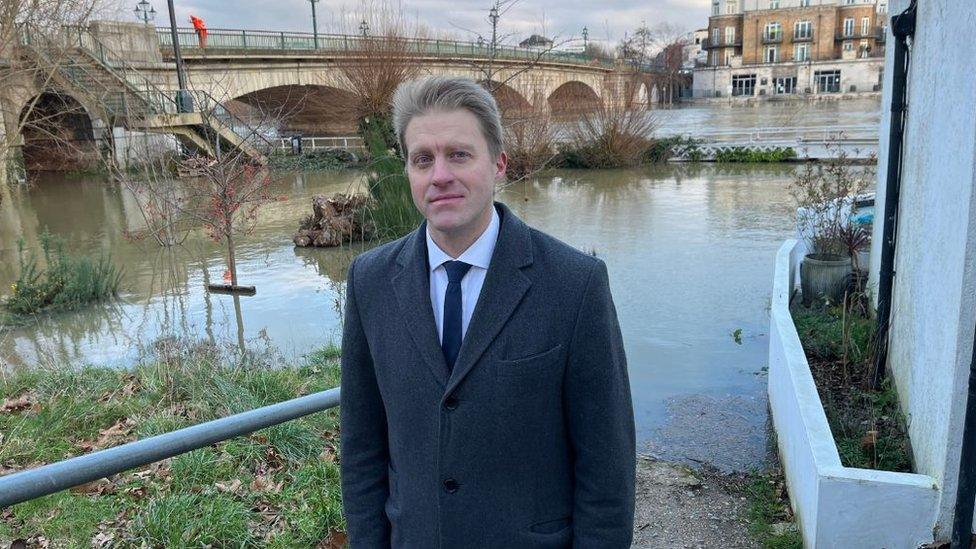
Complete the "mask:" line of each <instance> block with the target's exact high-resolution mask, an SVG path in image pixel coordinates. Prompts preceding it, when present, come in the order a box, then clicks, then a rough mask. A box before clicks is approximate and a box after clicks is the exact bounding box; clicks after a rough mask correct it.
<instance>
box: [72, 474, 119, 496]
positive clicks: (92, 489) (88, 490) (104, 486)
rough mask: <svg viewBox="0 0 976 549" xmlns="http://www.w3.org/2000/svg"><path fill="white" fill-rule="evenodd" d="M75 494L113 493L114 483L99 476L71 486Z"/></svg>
mask: <svg viewBox="0 0 976 549" xmlns="http://www.w3.org/2000/svg"><path fill="white" fill-rule="evenodd" d="M71 492H74V493H75V494H86V495H102V494H114V493H115V484H114V483H113V482H112V481H110V480H109V479H107V478H100V479H98V480H93V481H91V482H86V483H85V484H81V485H78V486H74V487H72V488H71Z"/></svg>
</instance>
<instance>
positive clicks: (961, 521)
mask: <svg viewBox="0 0 976 549" xmlns="http://www.w3.org/2000/svg"><path fill="white" fill-rule="evenodd" d="M974 504H976V327H974V329H973V358H972V360H971V361H970V363H969V396H968V397H967V399H966V419H965V423H964V424H963V430H962V453H961V455H960V456H959V486H957V488H956V510H955V516H953V517H952V542H951V544H950V545H951V547H952V549H969V546H970V543H971V542H970V540H971V539H972V532H973V506H974Z"/></svg>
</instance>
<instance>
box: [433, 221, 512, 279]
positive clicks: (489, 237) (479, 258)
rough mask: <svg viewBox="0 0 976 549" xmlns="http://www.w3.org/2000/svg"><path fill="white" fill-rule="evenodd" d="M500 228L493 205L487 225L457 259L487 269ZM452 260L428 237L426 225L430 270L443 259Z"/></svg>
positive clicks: (441, 262)
mask: <svg viewBox="0 0 976 549" xmlns="http://www.w3.org/2000/svg"><path fill="white" fill-rule="evenodd" d="M500 228H501V221H500V220H499V218H498V211H497V210H495V207H494V205H493V206H492V208H491V221H490V222H489V223H488V227H487V228H486V229H485V231H484V232H483V233H481V236H479V237H478V240H475V241H474V243H473V244H471V245H470V246H468V249H467V250H464V252H463V253H462V254H461V256H460V257H458V258H457V260H458V261H463V262H465V263H467V264H469V265H472V266H474V267H480V268H482V269H486V270H487V269H488V264H489V263H491V254H492V253H493V252H494V251H495V243H496V242H498V231H499V229H500ZM453 260H454V258H453V257H451V256H450V255H448V253H447V252H445V251H444V250H442V249H441V248H440V246H438V245H437V243H436V242H434V239H433V238H431V237H430V227H427V262H428V265H429V267H430V270H431V271H433V270H434V269H436V268H438V267H440V266H441V265H443V264H444V262H445V261H453Z"/></svg>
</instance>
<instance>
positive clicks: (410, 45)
mask: <svg viewBox="0 0 976 549" xmlns="http://www.w3.org/2000/svg"><path fill="white" fill-rule="evenodd" d="M176 31H177V40H178V41H179V43H180V48H183V49H199V43H198V39H197V34H196V31H195V30H194V29H192V28H181V27H178V28H177V29H176ZM156 32H157V34H158V36H159V42H160V47H162V48H166V49H169V48H172V46H173V38H172V34H171V32H170V29H169V27H158V28H157V29H156ZM376 39H377V37H370V36H365V37H364V36H362V35H344V34H319V35H318V40H317V43H316V38H315V35H314V34H313V33H306V32H281V31H262V30H243V29H208V30H207V49H221V48H225V49H244V50H282V51H295V50H297V51H316V50H324V51H329V52H336V51H341V52H348V53H355V52H357V51H362V50H363V49H364V47H365V46H366V45H367V44H369V42H370V41H371V40H376ZM398 40H402V43H403V45H404V46H405V47H404V53H416V54H432V55H438V56H439V55H450V56H452V57H487V56H489V55H490V54H491V45H490V44H485V43H482V44H479V43H477V42H466V41H462V40H441V39H434V38H402V39H398ZM538 56H539V52H538V51H536V50H531V49H525V48H515V47H511V46H496V48H495V57H496V58H499V59H535V58H536V57H538ZM542 60H546V61H552V62H567V63H575V64H587V65H588V64H590V63H592V62H593V61H594V60H596V61H598V62H599V63H600V65H601V66H605V67H612V66H613V65H614V64H615V61H614V60H613V59H606V58H601V57H596V56H588V55H583V54H579V53H575V52H560V51H549V52H545V53H544V54H542Z"/></svg>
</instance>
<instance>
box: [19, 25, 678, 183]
mask: <svg viewBox="0 0 976 549" xmlns="http://www.w3.org/2000/svg"><path fill="white" fill-rule="evenodd" d="M78 33H79V34H78V36H79V38H78V40H77V41H78V46H86V47H88V48H90V49H91V50H93V53H94V54H95V56H96V57H99V60H100V61H101V62H102V64H105V65H107V66H108V68H109V69H111V67H112V66H113V63H115V64H116V65H117V64H119V63H124V64H125V66H126V67H128V73H127V74H137V75H138V78H139V79H141V80H140V82H142V84H141V85H140V86H139V87H141V88H143V89H147V90H148V89H149V88H152V89H155V90H157V93H158V90H166V93H173V94H175V91H173V90H176V89H178V87H179V86H178V79H177V74H176V70H175V62H174V60H173V47H172V34H171V32H170V29H169V28H160V29H156V28H153V27H149V26H145V25H140V24H133V23H120V22H94V23H92V24H91V25H89V27H87V28H86V29H79V30H78ZM208 34H209V36H208V42H207V44H206V47H201V45H200V44H199V43H198V38H197V36H196V34H195V33H194V32H193V30H192V29H179V30H178V33H177V37H178V40H179V42H180V45H181V51H182V57H183V60H184V65H185V67H186V72H187V79H188V88H190V89H192V90H197V91H200V92H202V93H207V94H209V96H211V97H214V98H217V99H218V100H220V101H222V102H224V104H225V106H226V107H227V109H228V110H229V111H230V112H232V113H234V114H236V115H238V116H240V117H241V118H242V119H244V120H245V121H247V122H248V123H250V124H252V125H257V126H267V128H266V133H268V134H269V135H271V134H273V133H274V132H280V133H281V134H290V133H295V132H300V133H302V134H304V135H305V136H329V135H348V134H350V133H352V132H354V130H355V120H356V117H355V114H354V109H353V108H352V106H353V104H354V99H355V97H356V90H355V87H356V85H355V82H354V81H353V80H354V78H352V79H351V78H350V70H349V67H355V66H357V64H358V66H360V67H362V66H368V65H369V63H370V62H373V63H375V62H376V59H377V57H376V56H375V55H373V54H371V53H370V51H371V50H370V48H371V44H373V45H375V44H376V43H377V42H378V41H381V40H383V39H377V38H370V37H364V36H344V35H318V36H317V37H315V36H313V35H312V34H311V33H288V32H270V31H250V30H227V29H212V30H210V31H209V33H208ZM83 35H84V36H94V37H95V41H94V42H92V43H89V42H86V40H85V39H83ZM72 39H73V38H72V33H71V32H67V37H66V40H67V41H68V42H69V43H71V41H72ZM397 49H398V50H401V51H399V52H398V54H397V57H396V61H397V62H399V63H405V64H408V65H409V66H411V67H413V68H414V69H413V70H414V71H416V73H417V74H420V75H428V74H429V75H456V76H466V77H470V78H473V79H476V80H480V81H482V82H484V81H485V74H486V73H490V74H492V75H493V80H494V83H493V86H492V87H493V88H495V92H494V93H495V96H496V99H497V100H498V102H499V105H500V106H501V108H502V109H503V111H506V112H508V111H511V110H512V109H518V108H525V107H529V106H531V107H535V108H541V109H546V110H548V111H550V112H552V113H553V114H556V115H560V114H568V113H576V112H579V111H580V110H582V109H585V108H586V107H588V106H594V105H598V104H600V103H601V102H602V103H605V104H621V103H623V102H625V101H631V102H633V104H635V105H636V106H637V107H638V108H650V106H651V105H652V104H653V103H654V101H655V100H657V98H659V97H662V96H663V94H662V93H659V92H658V90H659V89H663V86H661V85H659V83H660V81H661V80H662V78H661V77H660V74H659V72H658V71H657V70H655V68H654V67H643V68H642V69H643V70H641V71H638V72H637V74H636V75H635V71H632V70H620V69H621V68H623V67H621V66H620V65H619V62H615V61H613V60H603V59H595V58H588V57H584V56H582V55H580V54H572V53H564V52H545V53H543V52H537V51H532V50H527V49H522V48H511V47H498V48H497V49H496V51H495V54H494V55H490V53H491V52H490V49H489V47H488V46H486V45H484V44H477V43H471V42H460V41H451V40H433V39H403V40H401V41H399V42H398V43H397ZM384 55H389V54H384ZM489 63H490V64H491V70H490V71H489V70H487V67H488V66H489ZM501 82H504V84H501ZM130 87H131V86H130ZM56 88H57V86H55V89H51V88H50V87H49V89H40V88H39V87H38V86H37V85H36V84H35V85H33V86H32V85H31V83H30V82H24V83H23V85H20V86H13V87H11V89H9V90H4V91H0V103H2V104H3V105H0V106H3V107H4V108H3V109H2V110H3V111H4V112H5V113H8V114H7V115H5V120H4V128H5V130H6V131H7V132H8V133H9V132H11V131H17V129H16V128H18V124H17V123H16V122H17V120H16V119H13V120H11V118H13V117H11V116H10V114H9V113H17V112H22V108H21V106H24V105H27V104H29V103H31V102H32V101H35V100H36V98H37V97H38V96H39V95H40V96H44V97H43V99H44V101H42V102H41V103H42V104H44V105H47V106H48V107H47V108H48V110H51V109H55V110H56V109H57V108H58V107H59V105H60V106H62V107H64V106H71V107H73V114H72V115H71V116H67V117H62V119H60V122H61V123H63V124H69V125H71V127H70V128H67V129H64V128H62V131H55V132H53V133H61V134H71V135H72V136H73V139H74V140H76V141H78V140H81V141H84V140H85V139H91V141H92V142H93V145H92V147H89V151H88V156H91V155H92V150H94V148H97V147H96V146H95V145H94V143H96V142H101V141H102V140H109V141H112V142H113V143H116V142H117V141H118V140H119V139H123V140H124V139H125V136H126V132H120V131H119V130H118V128H114V127H113V122H112V121H111V120H105V119H104V118H106V117H104V116H101V114H102V109H101V108H100V106H99V105H96V104H92V103H93V101H92V100H89V101H86V99H85V98H83V97H78V95H79V93H75V90H72V89H56ZM55 95H56V96H57V97H56V98H55V97H54V96H55ZM662 98H663V97H662ZM94 102H97V101H94ZM43 114H44V116H45V117H48V118H51V113H48V112H46V111H45V112H44V113H43ZM52 119H53V118H52ZM127 129H129V130H131V128H127ZM262 129H264V128H262ZM47 133H52V132H50V131H48V132H47ZM130 133H131V132H130ZM111 135H115V139H111V137H110V136H111ZM29 141H31V136H25V143H24V145H25V147H24V151H25V153H27V152H29V151H31V150H33V149H32V147H31V145H32V144H31V143H29ZM102 148H103V149H104V147H102ZM41 149H43V147H41ZM25 162H26V163H28V164H30V162H29V161H28V160H27V159H26V158H25Z"/></svg>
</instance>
